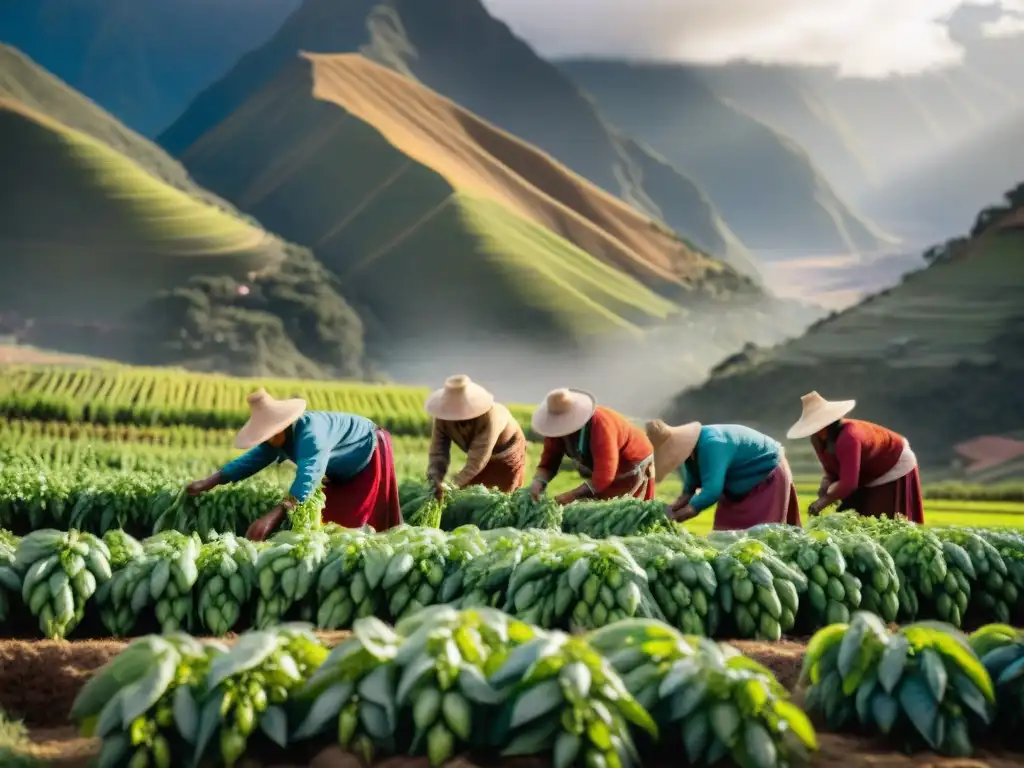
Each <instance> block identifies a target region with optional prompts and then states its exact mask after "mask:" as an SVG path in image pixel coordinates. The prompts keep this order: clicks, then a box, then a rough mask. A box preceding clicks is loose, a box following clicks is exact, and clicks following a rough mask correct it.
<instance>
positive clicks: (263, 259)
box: [0, 101, 284, 320]
mask: <svg viewBox="0 0 1024 768" xmlns="http://www.w3.org/2000/svg"><path fill="white" fill-rule="evenodd" d="M0 167H3V169H4V172H3V174H2V176H0V195H2V197H3V199H4V201H5V202H4V205H3V208H2V210H0V222H2V223H0V231H2V232H3V239H4V242H5V248H4V275H5V279H4V280H3V281H0V283H2V287H0V302H2V303H3V305H4V307H5V308H7V309H8V310H14V311H21V312H25V313H39V314H45V315H57V316H64V317H69V318H73V317H77V316H81V315H86V316H90V317H93V318H96V319H100V318H103V319H107V320H116V319H117V318H119V317H121V316H123V315H124V314H125V313H127V312H129V311H131V310H134V309H137V308H138V307H139V305H140V304H141V303H142V302H144V301H145V300H146V299H147V298H148V297H149V296H151V295H152V294H153V293H155V292H156V291H158V290H160V289H162V288H164V287H166V286H167V285H168V284H169V283H170V284H174V283H176V282H184V281H186V280H187V279H188V278H189V277H191V276H193V275H196V274H202V273H204V272H205V273H212V274H231V275H234V276H236V277H244V276H245V275H246V274H248V273H250V272H256V271H259V270H261V269H265V268H267V267H271V266H274V265H276V264H278V263H280V261H281V260H282V259H283V257H284V253H283V250H282V248H281V245H280V243H278V242H277V241H275V240H274V239H273V238H271V237H270V236H268V235H267V234H266V233H265V232H263V231H262V230H260V229H257V228H256V227H253V226H251V225H249V224H247V223H244V222H242V221H240V220H238V219H235V218H232V217H231V216H228V215H227V214H225V213H223V212H221V211H218V210H216V209H214V208H212V207H209V206H205V205H203V204H202V203H200V202H198V201H196V200H194V199H193V198H190V197H189V196H188V195H186V194H185V193H183V192H181V191H179V190H176V189H173V188H172V187H170V186H168V185H166V184H164V183H163V182H161V181H159V180H158V179H156V178H154V177H153V176H150V175H149V174H148V173H146V172H145V171H144V170H143V169H142V168H140V167H139V166H138V165H136V164H135V163H133V162H132V161H131V160H129V159H127V158H126V157H124V156H123V155H120V154H118V153H117V152H115V151H114V150H112V149H111V148H110V147H108V146H106V145H104V144H102V143H100V142H98V141H96V140H95V139H93V138H91V137H88V136H86V135H85V134H83V133H80V132H78V131H75V130H73V129H71V128H68V127H67V126H65V125H62V124H60V123H58V122H56V121H54V120H51V119H49V118H47V117H45V116H44V115H42V114H40V113H38V112H34V111H32V110H31V109H28V108H26V107H24V106H22V105H20V104H18V103H16V102H10V101H3V102H0ZM83 286H88V290H83Z"/></svg>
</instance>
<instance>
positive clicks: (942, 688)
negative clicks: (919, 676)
mask: <svg viewBox="0 0 1024 768" xmlns="http://www.w3.org/2000/svg"><path fill="white" fill-rule="evenodd" d="M918 659H919V660H920V663H921V671H922V672H923V673H924V679H925V681H926V682H927V683H928V688H929V690H931V692H932V696H933V697H934V698H935V701H936V702H941V701H942V699H943V697H944V696H945V695H946V684H947V683H948V682H949V676H948V675H947V674H946V667H945V666H944V665H943V663H942V658H941V657H940V656H939V654H937V653H936V652H935V651H933V650H932V649H931V648H925V649H924V650H923V651H921V653H920V655H919V656H918Z"/></svg>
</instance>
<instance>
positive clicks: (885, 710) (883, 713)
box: [871, 689, 900, 736]
mask: <svg viewBox="0 0 1024 768" xmlns="http://www.w3.org/2000/svg"><path fill="white" fill-rule="evenodd" d="M871 714H872V716H873V717H874V719H875V725H876V726H877V727H878V730H880V731H881V732H882V733H884V734H885V735H887V736H888V735H889V734H890V733H891V732H892V727H893V726H894V725H895V724H896V718H897V717H899V714H900V706H899V704H898V703H897V701H896V699H894V698H893V697H892V696H890V695H889V694H887V693H886V692H885V691H884V690H882V689H878V690H876V691H875V695H874V697H872V699H871Z"/></svg>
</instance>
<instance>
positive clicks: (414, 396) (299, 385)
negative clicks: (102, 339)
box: [0, 366, 533, 436]
mask: <svg viewBox="0 0 1024 768" xmlns="http://www.w3.org/2000/svg"><path fill="white" fill-rule="evenodd" d="M260 386H263V387H265V388H266V389H267V391H268V392H270V394H272V395H274V396H275V397H293V396H301V397H303V398H305V399H306V401H307V403H308V404H309V407H310V408H311V409H320V410H334V411H346V412H350V413H359V414H362V415H363V416H366V417H368V418H371V419H373V420H374V421H375V422H377V424H379V425H380V426H381V427H383V428H385V429H387V430H388V431H390V432H392V433H393V434H395V435H419V436H429V435H430V418H429V417H428V416H427V415H426V413H425V412H424V410H423V401H424V399H425V398H426V396H427V394H428V390H427V389H426V388H418V387H400V386H395V387H392V386H381V385H375V384H363V383H353V382H338V383H334V382H323V381H291V380H286V379H281V380H259V381H256V380H252V379H242V378H233V377H228V376H218V375H214V374H197V373H192V372H186V371H175V370H164V369H155V368H152V369H151V368H129V367H100V368H91V369H70V368H63V369H62V368H52V367H51V368H46V367H31V366H24V367H22V366H19V367H11V368H7V369H6V370H5V371H4V375H3V377H2V379H0V414H2V415H4V416H6V417H8V418H20V419H34V420H40V421H62V422H68V423H91V424H106V425H113V424H123V425H136V426H155V425H159V426H178V425H187V426H194V427H202V428H204V429H227V428H231V427H235V428H238V427H240V426H241V425H242V424H244V423H245V420H246V418H247V413H248V412H247V410H246V405H245V397H246V395H248V394H249V393H250V392H252V391H254V390H255V389H257V388H258V387H260ZM511 410H512V411H513V413H514V414H515V415H516V417H517V418H519V419H520V423H523V424H526V425H529V423H530V418H529V415H530V413H532V410H533V409H532V408H526V407H525V406H511Z"/></svg>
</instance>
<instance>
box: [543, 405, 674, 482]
mask: <svg viewBox="0 0 1024 768" xmlns="http://www.w3.org/2000/svg"><path fill="white" fill-rule="evenodd" d="M587 430H588V435H587V437H588V438H589V442H590V445H589V448H590V450H589V453H590V457H591V461H590V464H591V466H590V467H589V469H590V470H591V471H592V473H593V474H592V475H591V477H590V486H591V487H592V488H593V490H594V493H601V492H602V491H604V490H605V489H606V488H608V486H610V485H611V484H612V481H613V480H615V478H616V477H617V476H618V475H621V474H623V473H624V472H628V471H629V470H630V469H632V468H634V467H636V465H637V464H639V463H640V462H641V461H643V460H644V459H646V458H648V457H649V456H650V455H651V454H653V453H654V446H652V445H651V441H650V440H648V439H647V435H646V434H645V433H644V431H643V430H642V429H641V428H640V427H638V426H636V425H634V424H631V423H630V422H629V421H627V419H626V417H624V416H622V415H621V414H618V413H616V412H615V411H613V410H611V409H609V408H602V407H601V406H598V407H597V410H596V411H594V415H593V416H592V417H591V418H590V423H589V425H588V427H587ZM577 440H579V433H578V432H577V433H575V434H572V435H569V436H567V437H554V438H552V437H548V438H545V439H544V451H543V453H541V457H540V464H539V465H538V466H537V476H538V477H540V478H542V479H544V480H549V481H550V480H551V479H552V478H553V477H554V476H555V475H557V474H558V468H559V466H560V465H561V463H562V458H563V457H564V456H565V455H566V454H568V455H569V456H570V457H573V458H577V459H578V458H579V456H578V451H577V443H576V441H577ZM570 444H571V445H570Z"/></svg>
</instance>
